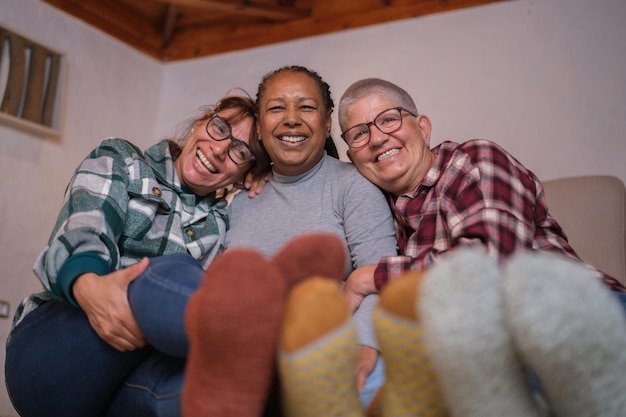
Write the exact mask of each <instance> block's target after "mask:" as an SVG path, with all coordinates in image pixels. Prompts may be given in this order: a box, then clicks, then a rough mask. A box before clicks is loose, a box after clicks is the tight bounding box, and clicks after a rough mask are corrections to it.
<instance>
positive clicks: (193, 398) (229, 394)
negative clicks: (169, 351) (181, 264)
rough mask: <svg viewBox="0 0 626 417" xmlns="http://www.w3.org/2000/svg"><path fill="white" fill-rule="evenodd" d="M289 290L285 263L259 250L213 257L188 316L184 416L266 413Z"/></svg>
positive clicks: (240, 416)
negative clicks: (280, 264) (282, 265)
mask: <svg viewBox="0 0 626 417" xmlns="http://www.w3.org/2000/svg"><path fill="white" fill-rule="evenodd" d="M286 291H287V283H286V281H285V279H284V277H283V276H282V274H281V272H280V270H279V269H278V268H277V267H275V266H274V265H272V264H271V263H270V262H269V261H266V260H265V259H263V258H262V257H261V255H260V254H258V253H257V252H254V251H251V250H241V249H233V250H229V251H227V252H225V253H224V254H223V255H221V256H220V257H219V258H217V259H216V260H215V261H214V262H213V264H211V266H210V267H209V269H208V270H207V272H206V273H205V276H204V281H203V283H202V285H201V287H200V288H199V289H198V291H197V292H196V293H195V294H194V295H193V296H192V297H191V299H190V301H189V304H188V307H187V312H186V316H185V328H186V331H187V334H188V337H189V342H190V349H189V354H188V357H187V364H186V368H185V384H184V386H183V392H182V414H183V416H184V417H222V416H230V417H251V416H260V415H261V412H262V410H263V406H264V404H265V401H266V398H267V396H268V392H269V388H270V384H271V381H272V375H273V372H274V368H275V355H276V349H277V341H278V334H279V329H280V323H281V317H282V313H283V307H284V301H285V298H286Z"/></svg>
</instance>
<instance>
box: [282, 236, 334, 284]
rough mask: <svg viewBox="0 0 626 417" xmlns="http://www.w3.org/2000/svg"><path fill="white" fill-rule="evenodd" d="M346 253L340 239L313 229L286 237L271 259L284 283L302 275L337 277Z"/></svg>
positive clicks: (294, 281)
mask: <svg viewBox="0 0 626 417" xmlns="http://www.w3.org/2000/svg"><path fill="white" fill-rule="evenodd" d="M345 261H346V253H345V248H344V247H343V244H342V243H341V240H340V239H339V238H338V237H337V236H335V235H333V234H330V233H314V234H307V235H303V236H299V237H296V238H294V239H292V240H290V241H289V243H288V244H287V245H285V247H283V248H282V249H281V250H280V251H279V252H278V253H276V255H274V257H273V259H272V263H273V264H274V265H276V266H277V267H278V268H279V269H280V270H281V271H282V273H283V275H284V276H285V279H286V280H287V282H288V287H289V288H291V287H292V286H293V285H295V284H297V283H298V282H300V281H302V280H303V279H306V278H309V277H312V276H320V277H325V278H332V279H336V280H337V281H341V280H342V279H343V277H344V274H345Z"/></svg>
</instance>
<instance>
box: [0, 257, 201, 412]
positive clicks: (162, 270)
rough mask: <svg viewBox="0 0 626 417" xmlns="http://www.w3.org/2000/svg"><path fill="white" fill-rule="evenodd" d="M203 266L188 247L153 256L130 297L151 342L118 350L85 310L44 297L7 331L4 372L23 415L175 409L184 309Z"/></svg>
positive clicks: (183, 339)
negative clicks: (96, 329) (181, 251)
mask: <svg viewBox="0 0 626 417" xmlns="http://www.w3.org/2000/svg"><path fill="white" fill-rule="evenodd" d="M202 274H203V270H202V267H201V266H200V264H199V263H198V262H197V261H196V260H195V259H193V258H192V257H191V256H189V255H187V254H175V255H168V256H163V257H160V258H154V259H151V261H150V267H149V268H148V270H147V271H146V272H145V273H144V274H143V275H141V276H140V277H138V278H137V279H136V280H135V281H133V282H132V283H131V285H130V286H129V289H128V298H129V302H130V305H131V308H132V310H133V313H134V314H135V317H136V319H137V322H138V324H139V327H140V328H141V330H142V332H143V333H144V336H145V337H146V339H147V340H148V342H149V344H150V347H146V348H143V349H139V350H137V351H133V352H119V351H117V350H115V349H114V348H113V347H111V346H110V345H109V344H107V343H106V342H104V341H103V340H102V339H100V337H99V336H98V335H97V334H96V333H95V332H94V331H93V329H92V328H91V325H90V324H89V321H88V319H87V316H86V315H85V314H84V313H83V311H82V310H80V309H78V308H75V307H73V306H71V305H70V304H67V303H62V302H57V301H48V302H46V303H45V304H43V305H42V306H40V307H38V308H37V309H35V310H34V311H33V312H31V313H30V314H28V316H27V317H25V318H24V320H23V321H22V322H21V323H20V324H19V325H18V326H17V327H16V328H15V329H14V330H13V331H12V333H11V335H10V337H9V340H8V342H7V348H6V362H5V376H6V383H7V389H8V391H9V395H10V397H11V401H12V402H13V405H14V406H15V408H16V410H17V411H18V412H19V413H20V415H22V416H24V417H39V416H41V417H44V416H45V417H57V416H58V417H86V416H89V417H91V416H93V417H128V416H133V417H143V416H172V417H174V416H179V415H180V391H181V387H182V382H183V370H184V363H185V362H184V359H181V358H184V357H185V356H186V352H187V337H186V335H185V333H184V324H183V323H184V313H185V308H186V305H187V300H188V299H189V296H190V295H191V294H193V292H194V291H195V290H196V289H197V288H198V286H199V285H200V282H201V279H202Z"/></svg>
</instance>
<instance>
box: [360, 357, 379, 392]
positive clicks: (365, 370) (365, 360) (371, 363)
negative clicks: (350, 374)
mask: <svg viewBox="0 0 626 417" xmlns="http://www.w3.org/2000/svg"><path fill="white" fill-rule="evenodd" d="M377 360H378V351H377V350H376V349H374V348H372V347H369V346H365V345H360V346H359V357H358V360H357V364H356V387H357V390H358V391H359V393H360V392H361V390H362V389H363V386H364V385H365V380H366V379H367V377H368V376H369V375H370V374H371V373H372V371H373V370H374V367H375V366H376V361H377Z"/></svg>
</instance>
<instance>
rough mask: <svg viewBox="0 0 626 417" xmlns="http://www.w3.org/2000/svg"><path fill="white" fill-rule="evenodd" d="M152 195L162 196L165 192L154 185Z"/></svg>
mask: <svg viewBox="0 0 626 417" xmlns="http://www.w3.org/2000/svg"><path fill="white" fill-rule="evenodd" d="M152 195H153V196H155V197H161V196H162V195H163V193H162V192H161V190H160V189H159V187H152Z"/></svg>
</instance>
